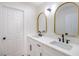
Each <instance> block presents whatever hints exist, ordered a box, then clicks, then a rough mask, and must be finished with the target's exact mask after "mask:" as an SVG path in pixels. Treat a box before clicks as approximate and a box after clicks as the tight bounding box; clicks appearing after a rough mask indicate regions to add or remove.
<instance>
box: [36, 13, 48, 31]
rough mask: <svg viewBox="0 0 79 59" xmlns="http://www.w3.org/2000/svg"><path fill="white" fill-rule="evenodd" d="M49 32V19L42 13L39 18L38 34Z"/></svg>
mask: <svg viewBox="0 0 79 59" xmlns="http://www.w3.org/2000/svg"><path fill="white" fill-rule="evenodd" d="M39 31H40V32H47V17H46V15H45V14H44V13H40V14H39V15H38V18H37V32H39Z"/></svg>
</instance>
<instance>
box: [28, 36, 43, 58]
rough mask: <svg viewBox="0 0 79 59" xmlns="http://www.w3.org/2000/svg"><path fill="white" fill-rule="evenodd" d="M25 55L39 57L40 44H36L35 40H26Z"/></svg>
mask: <svg viewBox="0 0 79 59" xmlns="http://www.w3.org/2000/svg"><path fill="white" fill-rule="evenodd" d="M27 43H28V46H27V55H28V56H41V55H42V51H41V44H40V43H39V42H36V41H35V40H33V39H31V38H29V37H28V38H27Z"/></svg>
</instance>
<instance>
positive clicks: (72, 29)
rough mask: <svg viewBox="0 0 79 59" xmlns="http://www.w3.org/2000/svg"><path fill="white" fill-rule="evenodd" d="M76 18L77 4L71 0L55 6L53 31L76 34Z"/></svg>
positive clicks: (77, 29) (77, 30)
mask: <svg viewBox="0 0 79 59" xmlns="http://www.w3.org/2000/svg"><path fill="white" fill-rule="evenodd" d="M78 19H79V18H78V5H77V4H75V3H73V2H66V3H63V4H62V5H60V6H59V7H58V8H57V10H56V12H55V15H54V32H55V33H56V34H64V33H68V35H77V34H78V32H79V26H78V25H79V20H78Z"/></svg>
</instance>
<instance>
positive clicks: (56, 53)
mask: <svg viewBox="0 0 79 59" xmlns="http://www.w3.org/2000/svg"><path fill="white" fill-rule="evenodd" d="M42 48H43V49H42V52H43V55H44V56H68V55H67V54H65V53H63V52H60V51H58V50H55V49H54V48H51V47H49V46H46V45H43V46H42Z"/></svg>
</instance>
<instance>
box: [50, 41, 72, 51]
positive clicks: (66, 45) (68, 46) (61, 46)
mask: <svg viewBox="0 0 79 59" xmlns="http://www.w3.org/2000/svg"><path fill="white" fill-rule="evenodd" d="M50 44H52V45H55V46H58V47H60V48H63V49H66V50H71V49H72V46H71V45H69V44H66V43H62V42H57V41H52V42H50Z"/></svg>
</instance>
